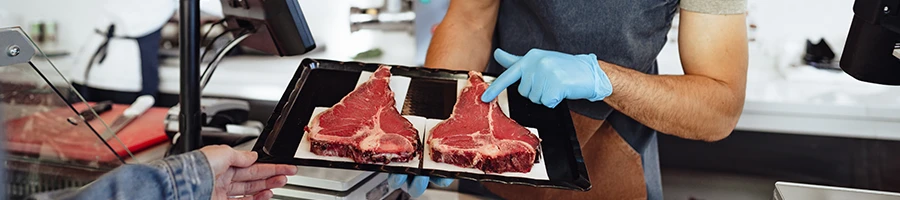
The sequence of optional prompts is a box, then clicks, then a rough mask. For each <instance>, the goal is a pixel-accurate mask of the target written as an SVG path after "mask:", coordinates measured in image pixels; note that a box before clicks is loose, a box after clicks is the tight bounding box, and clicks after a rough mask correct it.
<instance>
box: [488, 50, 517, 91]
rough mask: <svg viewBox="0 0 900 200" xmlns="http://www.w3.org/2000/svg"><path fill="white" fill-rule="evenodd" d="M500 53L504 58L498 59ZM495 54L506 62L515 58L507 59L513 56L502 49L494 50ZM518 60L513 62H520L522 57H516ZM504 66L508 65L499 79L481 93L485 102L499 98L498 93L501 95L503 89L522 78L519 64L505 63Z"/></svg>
mask: <svg viewBox="0 0 900 200" xmlns="http://www.w3.org/2000/svg"><path fill="white" fill-rule="evenodd" d="M498 54H499V55H500V57H501V58H502V59H496V57H497V55H498ZM494 55H495V56H494V57H495V59H496V60H498V61H499V60H504V61H503V62H504V63H505V62H508V61H511V60H513V59H507V58H511V57H508V56H507V55H509V53H506V52H505V51H503V50H500V49H497V50H496V51H494ZM516 60H517V61H515V62H513V63H519V61H521V60H522V59H516ZM502 64H503V63H501V65H502ZM507 64H511V63H507ZM503 67H507V69H506V71H505V72H503V74H500V76H499V77H497V79H495V80H494V82H492V83H491V85H490V86H488V89H487V90H485V91H484V94H482V95H481V101H483V102H491V101H493V100H494V99H495V98H497V96H498V95H500V92H503V90H505V89H506V88H507V87H509V86H510V85H512V84H513V83H516V81H519V79H521V78H522V71H521V70H520V68H521V67H519V65H516V64H512V65H511V66H506V65H504V66H503Z"/></svg>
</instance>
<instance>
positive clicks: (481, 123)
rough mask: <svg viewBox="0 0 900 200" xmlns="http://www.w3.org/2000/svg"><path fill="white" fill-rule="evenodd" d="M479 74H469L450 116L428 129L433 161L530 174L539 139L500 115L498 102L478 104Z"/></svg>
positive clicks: (481, 89) (483, 85)
mask: <svg viewBox="0 0 900 200" xmlns="http://www.w3.org/2000/svg"><path fill="white" fill-rule="evenodd" d="M487 87H488V84H487V83H485V82H484V80H483V79H482V77H481V73H478V72H469V83H468V84H467V85H466V87H465V88H463V90H462V93H461V94H460V95H459V99H458V100H457V101H456V105H454V107H453V114H452V115H451V116H450V118H449V119H447V120H444V121H443V122H441V123H438V124H437V125H436V126H435V127H434V128H432V129H431V136H430V138H429V139H428V143H429V144H430V146H431V152H432V156H431V158H432V160H434V161H436V162H443V163H448V164H453V165H456V166H460V167H468V168H476V169H480V170H482V171H485V172H489V173H503V172H529V171H531V167H532V166H533V165H534V160H535V158H536V157H535V155H536V149H537V146H538V143H540V139H538V138H537V137H536V136H535V135H534V134H532V133H531V132H530V131H528V129H525V127H522V126H521V125H519V124H518V123H516V121H513V120H512V119H510V118H509V117H507V116H506V115H504V114H503V112H502V111H501V110H500V105H499V104H497V100H496V99H495V100H494V101H492V102H490V103H484V102H482V101H481V94H482V93H484V91H485V90H486V89H487Z"/></svg>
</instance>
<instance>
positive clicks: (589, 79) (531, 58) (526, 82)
mask: <svg viewBox="0 0 900 200" xmlns="http://www.w3.org/2000/svg"><path fill="white" fill-rule="evenodd" d="M494 59H495V60H497V62H498V63H500V65H503V67H506V68H507V69H506V71H505V72H503V74H500V76H499V77H497V79H496V80H494V82H493V83H491V85H490V87H488V89H487V91H485V92H484V94H483V95H482V96H481V100H482V101H484V102H490V101H493V100H494V98H497V95H500V92H502V91H503V89H506V87H509V86H510V85H512V84H513V83H515V82H516V81H519V80H521V82H520V83H519V94H521V95H522V96H524V97H527V98H528V99H530V100H531V102H534V103H538V104H543V105H544V106H547V107H550V108H554V107H556V105H558V104H559V103H560V102H561V101H562V100H563V99H587V100H589V101H600V100H603V98H606V97H607V96H609V95H610V94H612V83H610V82H609V77H607V76H606V73H605V72H603V70H602V69H600V64H599V63H597V56H596V55H594V54H581V55H570V54H565V53H560V52H555V51H547V50H541V49H531V50H530V51H528V53H526V54H525V56H516V55H512V54H509V53H507V52H506V51H503V50H502V49H497V50H495V51H494Z"/></svg>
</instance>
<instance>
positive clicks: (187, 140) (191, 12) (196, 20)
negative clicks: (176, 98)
mask: <svg viewBox="0 0 900 200" xmlns="http://www.w3.org/2000/svg"><path fill="white" fill-rule="evenodd" d="M179 11H180V14H179V16H180V17H179V19H180V22H179V25H180V29H179V34H180V35H179V38H180V41H179V43H180V45H181V55H180V56H181V93H180V101H181V103H180V104H181V114H180V115H181V116H179V118H178V119H179V120H180V121H179V123H178V125H179V132H181V136H180V137H179V140H181V141H180V142H179V143H180V144H181V145H182V146H181V147H180V148H181V150H182V152H189V151H192V150H195V149H198V148H200V146H202V141H200V129H201V126H202V123H203V121H202V120H203V118H202V116H201V113H200V1H199V0H181V6H180V9H179Z"/></svg>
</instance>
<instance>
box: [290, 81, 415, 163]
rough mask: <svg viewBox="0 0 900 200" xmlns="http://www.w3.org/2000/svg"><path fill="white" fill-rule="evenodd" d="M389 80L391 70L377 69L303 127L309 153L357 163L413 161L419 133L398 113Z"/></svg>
mask: <svg viewBox="0 0 900 200" xmlns="http://www.w3.org/2000/svg"><path fill="white" fill-rule="evenodd" d="M390 78H391V67H389V66H381V67H379V68H378V70H375V73H374V74H372V77H370V78H369V80H368V81H366V82H365V83H363V84H362V85H360V86H359V87H357V88H356V89H355V90H353V91H352V92H350V94H347V96H344V98H343V99H341V101H340V102H338V103H337V104H335V105H334V106H332V107H331V108H329V109H328V110H326V111H324V112H322V113H321V114H319V115H318V116H316V117H315V118H314V119H313V120H312V123H310V125H309V126H307V127H306V132H307V134H309V141H310V144H311V148H310V151H311V152H312V153H314V154H317V155H324V156H340V157H349V158H352V159H353V160H354V161H356V162H359V163H384V164H387V163H390V162H409V160H410V159H412V158H413V157H415V156H416V155H417V153H416V152H417V149H419V131H418V130H416V129H415V127H413V125H412V123H410V122H409V120H407V119H406V118H403V116H400V112H398V111H397V108H396V107H395V104H396V102H395V101H394V92H393V91H391V88H390V87H388V83H389V82H390Z"/></svg>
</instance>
